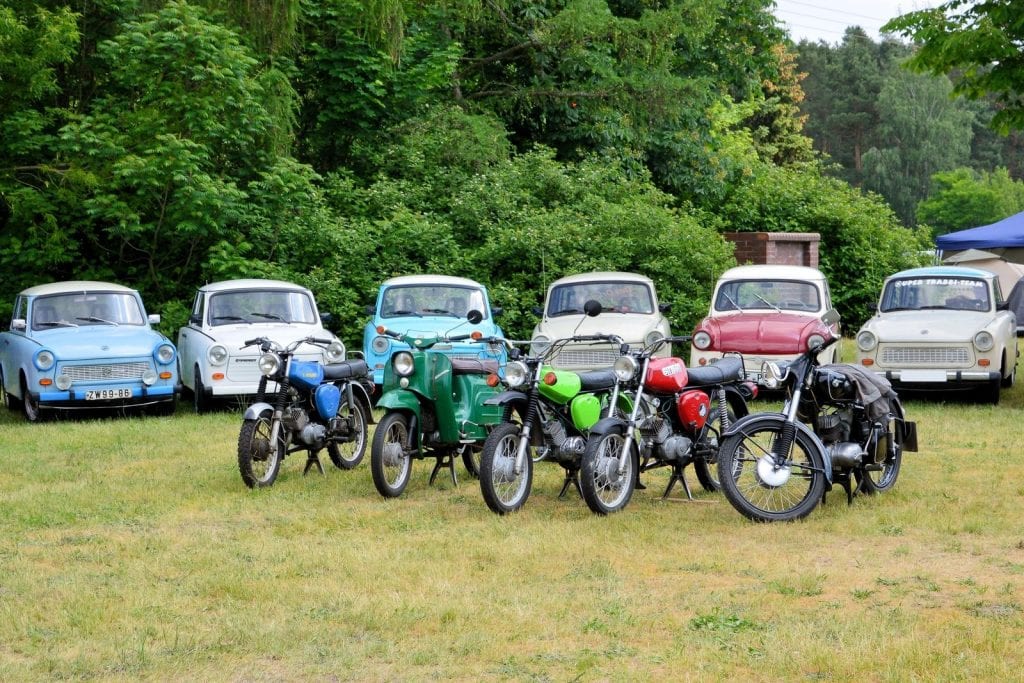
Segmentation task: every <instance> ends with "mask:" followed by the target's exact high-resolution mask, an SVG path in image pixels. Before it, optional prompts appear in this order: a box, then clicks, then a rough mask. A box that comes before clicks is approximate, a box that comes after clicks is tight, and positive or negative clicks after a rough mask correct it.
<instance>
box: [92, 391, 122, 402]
mask: <svg viewBox="0 0 1024 683" xmlns="http://www.w3.org/2000/svg"><path fill="white" fill-rule="evenodd" d="M131 397H132V390H131V389H99V390H97V391H87V392H85V400H86V401H105V400H109V399H112V398H131Z"/></svg>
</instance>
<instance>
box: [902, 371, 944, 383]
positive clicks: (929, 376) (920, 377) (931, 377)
mask: <svg viewBox="0 0 1024 683" xmlns="http://www.w3.org/2000/svg"><path fill="white" fill-rule="evenodd" d="M900 381H901V382H945V381H946V371H945V370H904V371H903V372H901V373H900Z"/></svg>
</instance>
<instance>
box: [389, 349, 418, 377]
mask: <svg viewBox="0 0 1024 683" xmlns="http://www.w3.org/2000/svg"><path fill="white" fill-rule="evenodd" d="M391 367H393V368H394V369H395V374H396V375H398V376H399V377H408V376H409V375H411V374H412V371H413V370H415V369H416V364H415V363H414V362H413V358H412V354H411V353H409V352H408V351H400V352H398V353H396V354H395V355H394V356H392V357H391Z"/></svg>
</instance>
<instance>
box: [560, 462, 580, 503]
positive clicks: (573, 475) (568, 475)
mask: <svg viewBox="0 0 1024 683" xmlns="http://www.w3.org/2000/svg"><path fill="white" fill-rule="evenodd" d="M570 484H571V485H572V486H573V487H575V489H576V493H578V494H579V495H580V498H582V497H583V489H582V488H581V487H580V471H579V470H576V469H573V470H566V471H565V481H564V482H562V490H561V491H559V492H558V497H559V498H564V497H565V492H566V491H568V490H569V485H570Z"/></svg>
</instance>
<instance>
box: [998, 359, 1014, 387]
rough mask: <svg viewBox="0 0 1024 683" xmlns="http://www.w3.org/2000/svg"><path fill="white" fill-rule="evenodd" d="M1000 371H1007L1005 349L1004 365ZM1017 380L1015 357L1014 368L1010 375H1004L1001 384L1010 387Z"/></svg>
mask: <svg viewBox="0 0 1024 683" xmlns="http://www.w3.org/2000/svg"><path fill="white" fill-rule="evenodd" d="M1000 372H1006V351H1003V367H1002V370H1001V371H1000ZM1016 381H1017V359H1016V358H1014V359H1013V369H1012V370H1011V371H1010V376H1009V377H1003V379H1002V382H1000V384H1001V386H1002V387H1003V388H1004V389H1009V388H1010V387H1012V386H1013V385H1014V383H1015V382H1016Z"/></svg>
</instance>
